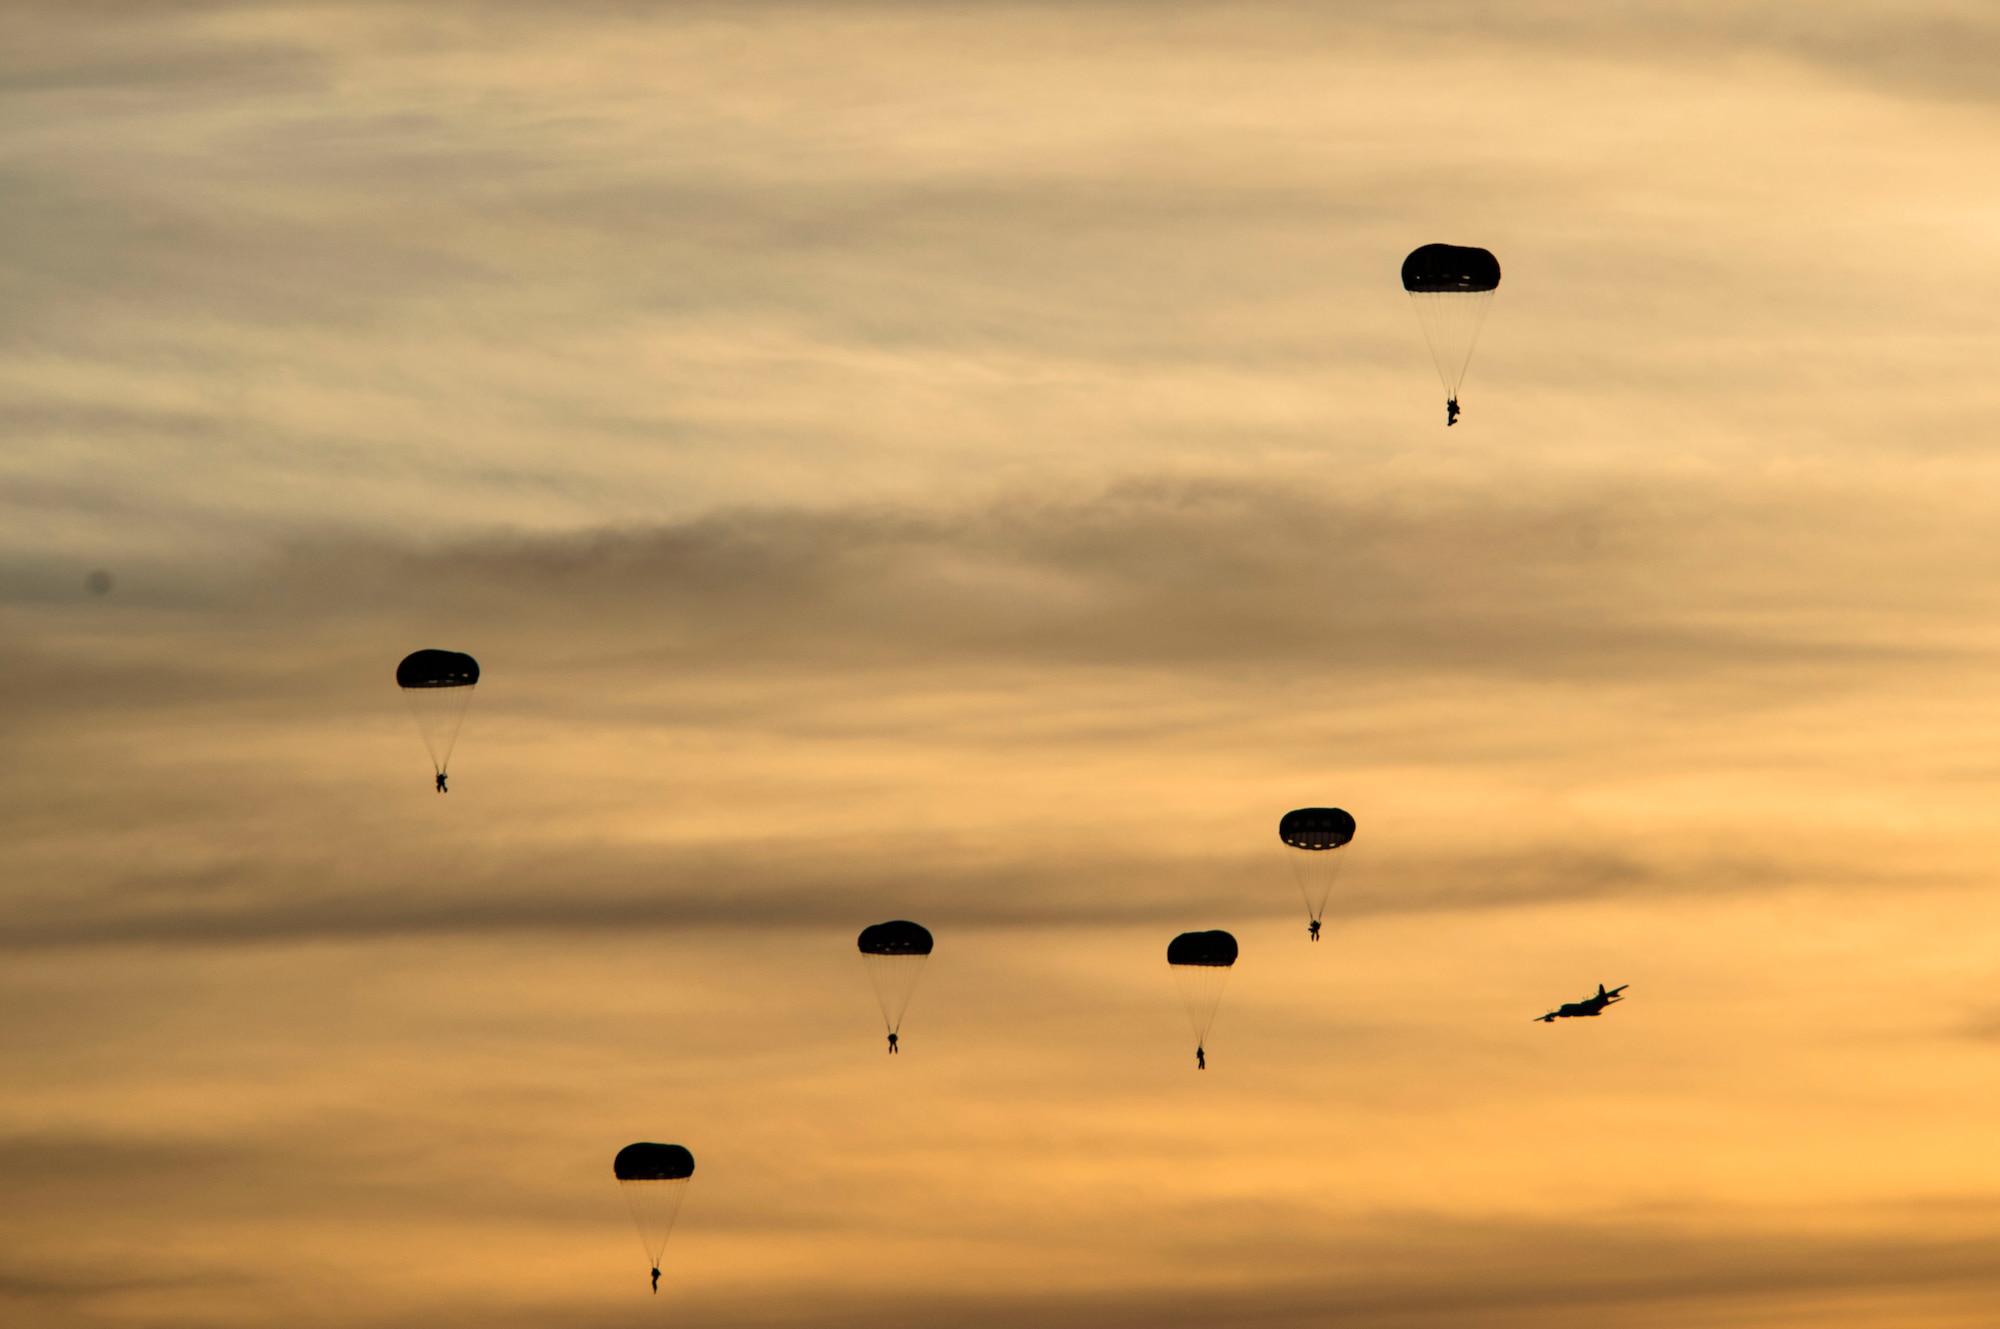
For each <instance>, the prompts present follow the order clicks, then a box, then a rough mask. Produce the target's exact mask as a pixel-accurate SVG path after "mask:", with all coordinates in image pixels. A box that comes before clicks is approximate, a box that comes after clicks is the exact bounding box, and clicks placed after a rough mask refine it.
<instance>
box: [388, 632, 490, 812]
mask: <svg viewBox="0 0 2000 1329" xmlns="http://www.w3.org/2000/svg"><path fill="white" fill-rule="evenodd" d="M478 682H479V661H477V660H475V659H473V658H472V657H471V656H469V655H466V654H465V653H463V652H461V651H412V652H411V653H410V654H408V655H406V656H404V657H403V662H402V663H401V664H399V665H397V666H396V686H397V687H399V688H401V689H402V690H403V699H404V700H405V701H407V702H409V703H410V714H411V715H412V716H414V717H416V721H417V732H418V733H420V734H422V735H423V738H424V746H425V747H426V748H429V749H430V754H431V765H432V766H435V767H436V768H437V773H438V775H439V777H440V779H439V781H438V788H439V789H443V788H444V781H443V779H442V777H443V775H444V773H445V767H446V766H448V765H449V764H450V763H451V750H452V747H453V746H454V745H455V744H457V742H458V727H459V726H460V725H461V724H463V723H465V708H466V705H467V704H468V703H469V702H471V700H472V689H473V687H474V686H476V685H477V684H478Z"/></svg>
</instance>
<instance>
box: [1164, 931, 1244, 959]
mask: <svg viewBox="0 0 2000 1329" xmlns="http://www.w3.org/2000/svg"><path fill="white" fill-rule="evenodd" d="M1167 963H1168V964H1171V965H1197V966H1200V967H1202V968H1205V969H1227V968H1228V967H1229V966H1230V965H1232V964H1235V963H1236V938H1234V937H1232V936H1230V935H1229V934H1228V933H1227V932H1224V931H1222V930H1221V929H1220V928H1218V929H1216V930H1215V931H1213V932H1183V933H1181V935H1180V936H1178V937H1175V938H1174V939H1173V940H1172V941H1170V942H1168V943H1167Z"/></svg>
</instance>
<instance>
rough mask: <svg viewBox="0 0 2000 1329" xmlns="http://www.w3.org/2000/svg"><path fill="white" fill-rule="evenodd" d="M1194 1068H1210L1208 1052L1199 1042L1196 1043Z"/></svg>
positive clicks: (1201, 1069)
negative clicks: (1202, 1048) (1203, 1049)
mask: <svg viewBox="0 0 2000 1329" xmlns="http://www.w3.org/2000/svg"><path fill="white" fill-rule="evenodd" d="M1194 1068H1195V1069H1196V1070H1198V1071H1205V1070H1207V1069H1208V1054H1207V1053H1206V1052H1203V1051H1202V1050H1201V1044H1199V1043H1197V1044H1195V1048H1194Z"/></svg>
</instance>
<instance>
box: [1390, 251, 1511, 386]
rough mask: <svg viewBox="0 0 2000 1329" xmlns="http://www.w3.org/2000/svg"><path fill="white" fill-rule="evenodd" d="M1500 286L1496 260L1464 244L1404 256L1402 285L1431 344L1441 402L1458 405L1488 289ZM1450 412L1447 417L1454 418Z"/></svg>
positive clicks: (1489, 298)
mask: <svg viewBox="0 0 2000 1329" xmlns="http://www.w3.org/2000/svg"><path fill="white" fill-rule="evenodd" d="M1499 286H1500V260H1499V259H1497V258H1494V257H1493V255H1492V254H1491V253H1490V252H1489V251H1487V250H1484V249H1475V248H1469V247H1467V246H1464V245H1424V246H1422V247H1421V248H1418V249H1413V250H1411V251H1410V256H1409V257H1408V258H1406V259H1404V260H1403V289H1404V290H1406V291H1408V292H1409V293H1410V303H1411V304H1413V305H1415V306H1416V309H1417V321H1418V322H1419V323H1421V324H1423V327H1424V339H1425V340H1426V341H1428V342H1429V343H1430V344H1431V359H1433V360H1435V361H1436V362H1437V371H1438V378H1439V379H1441V380H1443V382H1444V395H1445V400H1446V401H1447V402H1449V403H1450V404H1451V405H1453V406H1456V405H1457V404H1458V385H1459V384H1460V383H1461V382H1463V381H1464V379H1465V370H1466V366H1467V365H1469V364H1471V363H1472V344H1473V343H1474V342H1476V341H1478V340H1479V329H1480V326H1481V325H1482V324H1484V323H1485V322H1486V310H1487V308H1488V307H1489V306H1490V305H1492V303H1493V292H1494V291H1495V290H1497V289H1499ZM1456 417H1457V412H1456V411H1452V412H1451V413H1450V414H1449V415H1448V416H1447V420H1448V421H1449V420H1451V419H1455V418H1456Z"/></svg>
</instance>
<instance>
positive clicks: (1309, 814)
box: [1278, 808, 1354, 852]
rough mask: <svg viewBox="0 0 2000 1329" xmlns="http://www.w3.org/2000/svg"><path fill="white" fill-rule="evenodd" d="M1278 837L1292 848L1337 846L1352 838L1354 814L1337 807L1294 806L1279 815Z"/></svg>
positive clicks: (1329, 847)
mask: <svg viewBox="0 0 2000 1329" xmlns="http://www.w3.org/2000/svg"><path fill="white" fill-rule="evenodd" d="M1278 838H1279V839H1280V840H1283V841H1284V842H1285V843H1286V844H1288V845H1290V846H1291V847H1292V848H1294V849H1306V850H1311V851H1315V852H1317V851H1322V850H1327V849H1338V848H1340V847H1341V846H1342V845H1344V844H1346V843H1347V842H1348V841H1349V840H1352V839H1353V838H1354V818H1353V817H1351V816H1349V815H1348V814H1347V813H1346V812H1343V811H1342V810H1341V809H1339V808H1293V809H1292V810H1291V811H1290V812H1287V813H1286V814H1285V815H1284V816H1282V817H1280V818H1278Z"/></svg>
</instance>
